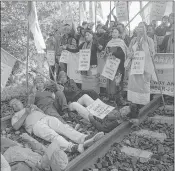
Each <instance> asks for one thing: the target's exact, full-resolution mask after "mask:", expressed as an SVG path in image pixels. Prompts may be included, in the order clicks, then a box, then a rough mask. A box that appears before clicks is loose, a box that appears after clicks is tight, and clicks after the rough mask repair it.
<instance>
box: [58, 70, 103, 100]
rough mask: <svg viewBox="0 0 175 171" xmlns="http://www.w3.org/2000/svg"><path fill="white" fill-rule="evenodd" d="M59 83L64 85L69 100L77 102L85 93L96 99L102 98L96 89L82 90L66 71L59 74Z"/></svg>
mask: <svg viewBox="0 0 175 171" xmlns="http://www.w3.org/2000/svg"><path fill="white" fill-rule="evenodd" d="M58 83H60V84H61V85H62V86H64V91H63V92H64V94H65V97H66V99H67V102H76V101H77V100H78V99H79V98H80V97H81V96H83V95H84V94H88V95H89V96H90V97H91V98H93V99H94V100H96V99H97V98H100V97H99V95H98V94H97V93H96V92H95V91H94V90H81V89H79V88H78V87H77V85H76V83H75V82H74V80H72V79H69V78H68V76H67V74H66V73H65V72H64V71H61V72H60V73H59V74H58Z"/></svg>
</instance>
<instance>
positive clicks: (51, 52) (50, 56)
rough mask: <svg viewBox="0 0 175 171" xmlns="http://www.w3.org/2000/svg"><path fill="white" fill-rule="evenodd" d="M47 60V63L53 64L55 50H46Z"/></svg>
mask: <svg viewBox="0 0 175 171" xmlns="http://www.w3.org/2000/svg"><path fill="white" fill-rule="evenodd" d="M47 61H48V63H49V65H55V51H54V50H47Z"/></svg>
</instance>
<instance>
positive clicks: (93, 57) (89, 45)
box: [64, 29, 101, 67]
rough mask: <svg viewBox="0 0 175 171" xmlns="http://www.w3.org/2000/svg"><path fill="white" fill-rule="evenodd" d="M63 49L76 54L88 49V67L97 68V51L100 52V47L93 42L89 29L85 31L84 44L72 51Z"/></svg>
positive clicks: (67, 48) (66, 47) (65, 47)
mask: <svg viewBox="0 0 175 171" xmlns="http://www.w3.org/2000/svg"><path fill="white" fill-rule="evenodd" d="M64 49H66V50H68V51H69V52H72V53H77V52H79V51H80V50H81V49H90V50H91V54H90V66H91V67H92V66H94V65H95V66H97V51H100V50H101V49H100V47H99V45H98V43H97V41H95V40H94V38H93V32H92V30H90V29H86V30H85V42H83V43H81V44H80V45H79V46H78V48H76V49H72V48H70V47H68V46H64Z"/></svg>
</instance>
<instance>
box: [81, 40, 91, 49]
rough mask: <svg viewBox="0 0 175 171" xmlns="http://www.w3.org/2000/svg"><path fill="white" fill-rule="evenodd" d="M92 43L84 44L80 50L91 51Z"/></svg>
mask: <svg viewBox="0 0 175 171" xmlns="http://www.w3.org/2000/svg"><path fill="white" fill-rule="evenodd" d="M92 42H93V40H91V41H90V42H85V43H84V45H83V48H82V49H91V47H92Z"/></svg>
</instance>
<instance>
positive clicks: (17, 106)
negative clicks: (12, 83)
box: [10, 99, 24, 112]
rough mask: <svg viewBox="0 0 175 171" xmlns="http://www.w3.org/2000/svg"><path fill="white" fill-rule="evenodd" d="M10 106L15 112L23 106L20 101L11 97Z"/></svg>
mask: <svg viewBox="0 0 175 171" xmlns="http://www.w3.org/2000/svg"><path fill="white" fill-rule="evenodd" d="M10 106H11V107H12V108H13V110H14V111H15V112H19V111H20V110H22V109H23V108H24V106H23V104H22V102H21V101H20V100H18V99H12V100H11V101H10Z"/></svg>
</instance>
